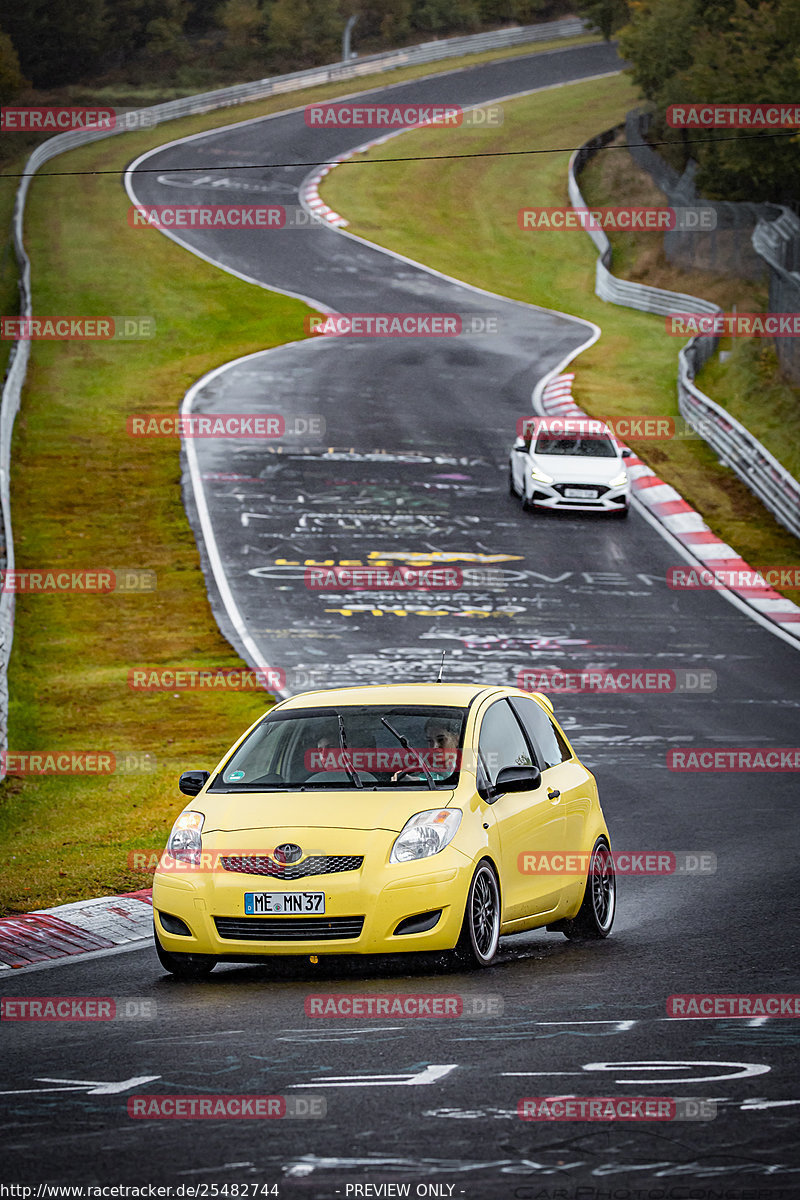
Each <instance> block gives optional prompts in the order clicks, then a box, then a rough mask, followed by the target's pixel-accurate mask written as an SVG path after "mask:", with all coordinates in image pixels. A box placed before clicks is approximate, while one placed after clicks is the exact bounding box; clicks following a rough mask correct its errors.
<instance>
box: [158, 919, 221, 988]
mask: <svg viewBox="0 0 800 1200" xmlns="http://www.w3.org/2000/svg"><path fill="white" fill-rule="evenodd" d="M153 941H154V942H155V946H156V954H157V955H158V961H159V962H160V963H161V965H162V967H163V968H164V970H165V971H169V972H170V974H171V975H175V976H176V977H177V978H178V979H203V978H204V977H205V976H206V975H210V974H211V972H212V971H213V970H214V967H215V966H216V965H217V960H216V958H214V955H213V954H173V953H172V951H171V950H165V949H164V947H163V946H162V945H161V942H160V941H159V940H158V934H157V933H156V930H155V926H154V927H153Z"/></svg>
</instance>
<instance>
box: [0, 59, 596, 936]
mask: <svg viewBox="0 0 800 1200" xmlns="http://www.w3.org/2000/svg"><path fill="white" fill-rule="evenodd" d="M587 40H596V39H587V38H579V39H570V40H569V41H565V42H564V43H547V44H542V45H538V44H537V45H535V46H531V47H518V48H516V49H515V50H514V51H513V53H514V54H515V55H518V54H521V53H523V54H524V53H529V52H531V50H536V51H542V52H543V51H546V50H551V49H554V48H557V46H558V45H560V44H564V45H567V44H577V42H583V41H587ZM507 56H508V55H506V54H504V53H502V52H498V53H497V54H495V55H488V56H487V55H482V56H471V57H470V58H469V59H465V60H463V63H462V60H457V61H452V60H451V61H449V62H447V63H446V64H441V65H440V64H435V65H434V69H433V70H432V69H431V67H430V66H428V67H427V68H422V67H417V68H412V69H409V70H406V71H395V72H392V73H391V74H389V75H380V76H371V77H364V78H363V79H359V80H349V81H347V82H346V83H343V84H341V85H340V86H338V87H329V86H326V87H320V88H314V89H308V90H306V91H303V92H294V93H291V94H289V95H286V96H278V97H273V98H271V99H270V100H267V101H260V102H257V103H253V104H248V105H241V106H237V107H236V108H232V109H231V108H227V109H223V110H221V111H220V112H217V113H210V114H208V113H207V114H204V115H203V116H198V117H192V118H187V119H184V120H181V121H175V122H169V123H168V124H164V125H162V126H160V127H159V128H158V129H156V130H149V131H142V132H140V133H135V134H126V135H124V136H123V137H119V138H117V137H114V138H110V139H108V140H105V141H102V142H99V143H96V144H94V145H91V146H87V147H84V148H82V149H80V150H76V151H72V152H71V153H70V154H68V155H64V156H61V157H59V158H58V159H55V160H53V161H52V162H51V163H50V164H46V166H45V167H44V169H43V173H42V174H40V175H39V176H37V178H36V179H35V180H34V182H33V184H32V186H31V189H30V193H29V199H28V206H27V213H26V223H25V237H26V246H27V249H28V253H29V255H30V257H31V262H32V275H33V289H34V312H36V313H38V314H48V313H63V314H66V313H71V314H110V315H124V316H127V315H152V316H154V317H155V319H156V324H157V336H156V337H154V338H153V339H152V340H149V341H141V342H127V343H126V342H121V343H106V342H83V343H80V342H61V343H46V342H34V343H33V344H32V347H31V365H30V369H29V374H28V379H27V384H26V388H25V392H24V395H23V402H22V410H21V412H20V415H19V417H18V418H17V422H16V426H15V433H14V441H13V446H12V462H13V469H12V516H13V522H14V530H15V543H16V558H17V567H18V568H24V567H42V566H51V565H59V566H65V567H70V568H73V569H79V568H94V567H110V568H128V567H143V568H149V569H154V570H155V571H156V572H157V577H158V586H157V589H156V590H155V591H154V592H152V593H141V594H138V595H136V594H130V595H116V594H112V595H109V596H104V597H91V596H86V597H80V596H24V595H21V596H18V598H17V614H16V624H15V631H14V649H13V653H12V657H11V666H10V671H9V691H10V695H11V721H10V738H9V744H10V748H11V749H12V750H17V751H21V750H77V751H82V750H111V751H114V752H115V753H118V752H123V753H126V752H138V753H140V754H143V755H144V754H149V755H150V756H152V758H153V759H154V760H155V770H153V771H152V772H150V773H141V774H127V775H124V774H114V775H111V776H105V777H96V778H92V777H89V776H60V777H45V778H35V777H9V778H7V779H6V780H5V781H4V782H3V783H2V784H0V864H2V883H1V884H0V914H4V913H10V912H24V911H28V910H30V909H34V908H39V907H49V906H51V905H55V904H61V903H67V902H69V901H73V900H79V899H83V898H87V897H91V896H96V895H100V894H103V893H108V892H118V891H126V890H135V889H137V888H140V887H145V886H147V885H148V883H149V878H148V876H146V875H142V874H141V873H139V872H137V871H135V870H133V869H132V868H131V867H130V866H129V861H130V854H131V852H132V851H135V850H139V849H145V848H146V849H149V848H160V847H162V846H163V844H164V839H165V837H166V834H167V832H168V830H169V828H170V825H171V824H172V821H173V819H174V817H175V815H176V813H177V812H178V811H179V810H180V808H181V807H182V806H183V798H182V797H181V796H180V794H179V792H178V790H177V786H176V775H177V774H178V772H179V771H180V770H183V769H186V768H188V767H191V766H198V767H212V766H213V765H214V764H215V763H216V761H217V760H218V758H219V757H220V755H221V754H222V753H223V752H224V750H225V749H227V747H228V745H229V744H230V743H231V742H232V741H233V740H234V738H235V737H237V736H238V734H239V733H240V732H241V731H242V730H243V729H244V728H245V727H246V726H247V725H248V724H249V723H250V722H251V721H253V720H254V719H255V718H256V717H257V716H258V714H259V713H260V712H262V711H263V710H264V708H265V707H266V706H267V705H268V704H269V703H270V699H269V697H266V696H265V694H264V693H261V694H260V695H259V694H255V693H252V692H251V693H230V694H227V693H226V694H224V696H223V695H221V694H220V693H219V692H213V693H209V694H203V693H191V692H189V693H182V694H180V693H179V694H174V693H157V692H154V693H142V692H135V691H131V690H130V689H129V687H128V684H127V675H128V670H129V668H130V667H131V666H135V665H138V664H144V665H153V666H160V667H163V668H168V667H173V666H187V665H188V666H199V667H203V668H216V667H218V668H234V667H240V666H242V665H243V664H242V663H241V661H240V660H239V659H238V658H237V656H236V655H235V654H234V653H233V651H232V650H231V647H230V646H229V644H228V643H227V642H226V641H225V640H224V639H223V638H222V636H221V635H220V633H219V631H218V629H217V625H216V622H215V620H214V618H213V615H212V613H211V609H210V606H209V604H208V601H207V598H206V593H205V585H204V580H203V575H202V573H201V570H200V566H199V558H198V553H197V548H196V546H195V542H194V538H193V535H192V533H191V531H190V529H189V526H188V523H187V521H186V516H185V513H184V510H183V505H182V500H181V494H180V461H179V447H178V445H177V443H176V442H172V441H170V440H166V439H165V440H160V439H159V440H152V441H150V440H148V441H142V442H137V441H135V440H132V439H131V438H129V437H128V436H127V434H126V429H125V418H126V416H127V415H128V414H131V413H134V412H143V411H147V412H150V411H154V412H160V413H161V412H163V413H174V412H175V411H176V410H177V407H178V405H179V403H180V400H181V398H182V396H183V394H184V392H185V391H186V389H187V388H188V387H189V386H190V384H191V383H193V382H194V381H195V380H196V379H197V378H198V377H199V376H200V375H202V374H203V373H204V372H205V371H208V370H210V369H211V368H213V367H215V366H218V365H219V364H221V363H224V362H227V361H229V360H230V359H232V358H235V357H237V356H240V355H244V354H248V353H252V352H255V351H257V350H262V349H265V348H268V347H270V346H274V345H278V344H281V343H283V342H288V341H293V340H296V339H297V338H298V337H302V336H303V326H302V322H303V317H304V316H305V315H306V314H307V313H308V311H309V310H308V309H307V308H306V306H305V305H303V304H301V303H300V302H298V301H296V300H292V299H290V298H288V297H284V296H280V295H277V294H274V293H271V292H268V291H266V290H264V289H261V288H258V287H254V286H252V285H248V284H245V283H242V282H240V281H238V280H236V279H234V278H233V277H232V276H230V275H227V274H225V273H224V272H222V271H219V270H217V269H216V268H214V267H212V266H210V265H208V264H206V263H203V262H202V261H200V260H199V259H197V258H195V257H194V256H193V255H191V254H189V253H187V252H186V251H184V250H182V249H181V248H180V247H178V246H176V245H175V244H174V243H172V242H170V241H169V240H168V239H166V238H164V237H162V236H161V235H160V234H159V233H157V232H156V231H154V230H148V229H139V230H132V229H130V228H129V227H128V225H127V221H126V212H127V208H128V198H127V196H126V194H125V192H124V189H122V188H121V186H120V174H121V172H122V170H123V169H124V167H125V166H126V164H127V163H129V162H130V161H132V159H134V158H135V157H136V156H137V155H139V154H141V153H142V152H143V151H145V150H147V149H149V148H151V147H154V146H157V145H160V144H162V143H163V142H165V141H169V140H171V139H173V138H178V137H185V136H187V135H189V134H191V133H195V132H200V131H202V130H204V129H211V128H218V127H220V126H222V125H229V124H232V123H234V122H239V121H242V120H246V119H248V118H250V117H255V116H262V115H265V114H267V113H271V112H278V111H281V110H284V109H287V108H294V107H298V106H301V105H303V104H306V103H309V102H311V101H313V100H318V99H320V98H321V97H326V98H327V97H332V96H336V95H342V94H345V93H348V92H352V91H355V90H356V89H361V88H364V87H370V86H379V85H381V84H382V83H387V84H388V83H397V82H401V81H402V80H403V79H411V78H416V77H419V76H422V75H425V74H435V73H436V70H437V69H447V70H453V69H456V68H457V66H459V65H464V63H474V62H477V61H481V60H485V59H486V58H491V57H507ZM22 169H23V164H22V162H21V161H17V160H14V161H13V163H10V164H7V166H6V170H7V171H8V172H14V171H19V170H22ZM59 170H61V171H64V170H67V171H85V172H101V171H107V172H109V174H83V175H76V176H70V177H68V178H66V179H65V178H63V177H62V178H59V177H58V176H52V175H51V176H50V177H47V174H46V173H47V172H48V171H51V172H55V171H59ZM16 183H17V181H16V180H15V179H10V180H9V179H6V180H4V181H3V189H2V192H1V193H0V204H1V205H2V207H0V215H1V216H2V218H3V220H4V223H6V222H7V221H9V220H10V214H11V209H12V207H13V193H14V190H15V188H16ZM6 227H7V225H6ZM12 261H13V260H12ZM3 280H4V283H3V288H4V293H3V294H4V302H5V308H4V311H5V312H15V311H16V308H15V307H14V306H12V304H11V300H12V298H13V296H14V293H15V284H14V275H13V272H9V273H8V276H6V275H4V276H3ZM9 280H10V283H9Z"/></svg>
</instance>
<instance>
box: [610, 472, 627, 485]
mask: <svg viewBox="0 0 800 1200" xmlns="http://www.w3.org/2000/svg"><path fill="white" fill-rule="evenodd" d="M627 482H628V472H627V471H626V470H625V469H624V468H623V469H622V470H621V471H620V473H619V475H615V476H614V478H613V479H609V481H608V486H609V487H622V485H623V483H627Z"/></svg>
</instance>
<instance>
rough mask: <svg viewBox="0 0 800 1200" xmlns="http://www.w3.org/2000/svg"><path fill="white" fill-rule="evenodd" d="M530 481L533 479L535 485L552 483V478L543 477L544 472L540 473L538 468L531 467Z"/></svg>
mask: <svg viewBox="0 0 800 1200" xmlns="http://www.w3.org/2000/svg"><path fill="white" fill-rule="evenodd" d="M531 479H535V480H536V482H537V483H552V482H553V476H552V475H545V473H544V471H540V470H539V468H538V467H531Z"/></svg>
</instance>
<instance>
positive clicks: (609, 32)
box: [577, 0, 630, 42]
mask: <svg viewBox="0 0 800 1200" xmlns="http://www.w3.org/2000/svg"><path fill="white" fill-rule="evenodd" d="M577 9H578V14H579V16H581V17H585V18H586V20H587V21H588V22H589V23H590V25H591V26H592V28H593V29H598V30H599V31H600V33H602V35H603V37H604V38H605V39H606V41H607V42H608V41H610V40H611V38H612V37H613V35H614V34H615V33H616V32H617V30H619V29H621V28H622V26H623V25H626V24H627V22H628V19H629V17H630V9H629V6H628V0H580V3H579V4H578V5H577Z"/></svg>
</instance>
